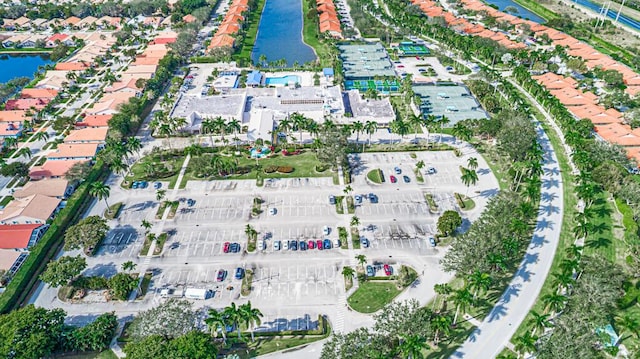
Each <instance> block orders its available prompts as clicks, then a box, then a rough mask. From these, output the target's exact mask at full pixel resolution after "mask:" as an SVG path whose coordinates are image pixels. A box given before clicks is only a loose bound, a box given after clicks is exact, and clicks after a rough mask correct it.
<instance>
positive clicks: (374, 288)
mask: <svg viewBox="0 0 640 359" xmlns="http://www.w3.org/2000/svg"><path fill="white" fill-rule="evenodd" d="M398 294H400V290H399V289H398V288H397V286H396V283H395V281H381V282H361V283H360V286H359V287H358V289H357V290H356V291H355V292H353V294H352V295H351V296H350V297H349V298H348V299H347V302H348V303H349V306H350V307H351V309H353V310H355V311H357V312H360V313H374V312H376V311H378V310H380V309H381V308H382V307H384V306H385V305H387V304H389V303H391V301H392V300H393V298H395V297H396V296H397V295H398Z"/></svg>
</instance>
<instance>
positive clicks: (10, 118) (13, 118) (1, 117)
mask: <svg viewBox="0 0 640 359" xmlns="http://www.w3.org/2000/svg"><path fill="white" fill-rule="evenodd" d="M30 119H31V116H27V111H23V110H14V111H6V110H5V111H0V122H22V121H24V120H30Z"/></svg>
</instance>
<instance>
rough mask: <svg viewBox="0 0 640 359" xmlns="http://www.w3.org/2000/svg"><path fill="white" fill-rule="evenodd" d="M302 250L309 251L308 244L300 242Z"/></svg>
mask: <svg viewBox="0 0 640 359" xmlns="http://www.w3.org/2000/svg"><path fill="white" fill-rule="evenodd" d="M300 250H301V251H306V250H307V242H305V241H300Z"/></svg>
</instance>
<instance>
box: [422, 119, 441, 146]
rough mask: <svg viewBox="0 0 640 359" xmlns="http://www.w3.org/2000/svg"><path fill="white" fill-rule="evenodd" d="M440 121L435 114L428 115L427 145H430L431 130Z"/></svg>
mask: <svg viewBox="0 0 640 359" xmlns="http://www.w3.org/2000/svg"><path fill="white" fill-rule="evenodd" d="M437 123H438V118H437V117H436V116H435V115H427V118H425V120H424V126H425V127H426V128H427V147H429V136H430V135H431V130H432V129H433V127H434V126H435V125H436V124H437Z"/></svg>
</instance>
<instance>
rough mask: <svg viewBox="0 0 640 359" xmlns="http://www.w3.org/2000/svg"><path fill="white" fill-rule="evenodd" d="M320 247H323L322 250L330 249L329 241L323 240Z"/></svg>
mask: <svg viewBox="0 0 640 359" xmlns="http://www.w3.org/2000/svg"><path fill="white" fill-rule="evenodd" d="M322 246H323V247H324V249H331V241H330V240H328V239H325V240H324V241H323V242H322Z"/></svg>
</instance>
